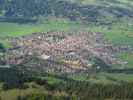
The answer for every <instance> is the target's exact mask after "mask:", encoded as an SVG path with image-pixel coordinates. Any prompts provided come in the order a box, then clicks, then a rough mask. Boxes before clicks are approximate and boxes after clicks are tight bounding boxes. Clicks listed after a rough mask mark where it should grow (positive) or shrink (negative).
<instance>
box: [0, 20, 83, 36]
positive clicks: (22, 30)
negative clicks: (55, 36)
mask: <svg viewBox="0 0 133 100" xmlns="http://www.w3.org/2000/svg"><path fill="white" fill-rule="evenodd" d="M82 27H83V25H81V24H79V23H74V22H70V21H68V20H48V21H44V22H43V23H30V24H29V23H28V24H17V23H8V22H0V37H5V36H11V37H15V36H22V35H27V34H31V33H34V32H48V31H70V30H71V31H77V30H79V29H81V28H82Z"/></svg>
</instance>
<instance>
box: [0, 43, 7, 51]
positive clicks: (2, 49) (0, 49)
mask: <svg viewBox="0 0 133 100" xmlns="http://www.w3.org/2000/svg"><path fill="white" fill-rule="evenodd" d="M5 51H6V49H5V47H4V45H3V44H2V43H0V52H5Z"/></svg>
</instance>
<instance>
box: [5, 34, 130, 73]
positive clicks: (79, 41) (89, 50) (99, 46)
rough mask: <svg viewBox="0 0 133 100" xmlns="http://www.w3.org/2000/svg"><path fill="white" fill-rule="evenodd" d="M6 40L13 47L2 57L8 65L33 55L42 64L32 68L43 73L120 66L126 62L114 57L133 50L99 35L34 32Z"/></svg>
mask: <svg viewBox="0 0 133 100" xmlns="http://www.w3.org/2000/svg"><path fill="white" fill-rule="evenodd" d="M9 41H10V43H11V45H12V47H11V48H9V49H8V50H7V53H8V56H7V57H6V58H5V59H6V63H7V64H8V65H21V64H23V63H25V61H26V60H27V59H26V58H27V57H29V56H32V58H33V56H34V57H37V58H38V59H40V60H42V62H45V63H39V64H35V66H36V67H38V69H39V68H40V69H41V70H44V71H46V72H63V73H65V72H66V73H75V72H79V71H84V72H85V71H88V70H92V69H94V68H95V69H97V70H100V69H108V68H110V67H111V66H112V65H120V66H122V65H125V64H127V63H128V62H126V61H125V62H123V61H121V60H120V59H118V58H117V54H118V53H119V52H125V51H132V50H131V48H128V47H118V46H114V45H113V44H111V43H110V42H109V41H107V40H106V39H105V38H104V34H103V33H100V32H99V33H98V32H97V33H94V32H93V33H92V32H78V33H76V32H75V33H66V32H46V33H33V34H31V35H27V36H21V37H16V38H10V39H9ZM93 58H94V59H95V60H94V59H93ZM97 60H99V61H97ZM32 67H33V65H32Z"/></svg>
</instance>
